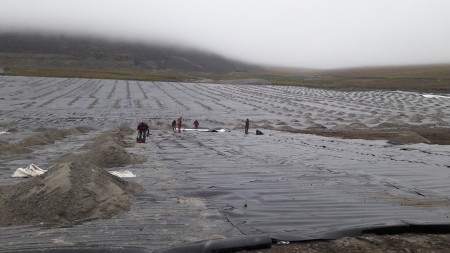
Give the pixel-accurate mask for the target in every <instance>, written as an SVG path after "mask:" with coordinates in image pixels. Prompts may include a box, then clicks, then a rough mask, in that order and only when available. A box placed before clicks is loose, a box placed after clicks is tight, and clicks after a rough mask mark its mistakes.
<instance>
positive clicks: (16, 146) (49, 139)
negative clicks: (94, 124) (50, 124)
mask: <svg viewBox="0 0 450 253" xmlns="http://www.w3.org/2000/svg"><path fill="white" fill-rule="evenodd" d="M91 130H92V129H91V128H88V127H76V128H67V129H53V128H51V129H37V130H36V133H35V134H33V135H31V136H28V137H26V138H24V139H23V140H22V141H20V142H18V143H9V142H6V141H0V155H20V154H27V153H31V152H33V151H32V150H31V149H30V148H29V147H31V146H37V145H48V144H53V143H55V141H58V140H62V139H64V138H66V137H68V136H70V135H74V134H80V133H86V132H89V131H91ZM8 131H9V130H8ZM11 132H13V131H11ZM16 132H17V130H16Z"/></svg>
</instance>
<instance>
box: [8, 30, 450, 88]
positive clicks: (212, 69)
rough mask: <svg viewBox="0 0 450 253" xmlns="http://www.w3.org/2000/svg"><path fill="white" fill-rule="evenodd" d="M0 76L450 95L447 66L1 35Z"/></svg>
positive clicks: (47, 36) (78, 38) (56, 37)
mask: <svg viewBox="0 0 450 253" xmlns="http://www.w3.org/2000/svg"><path fill="white" fill-rule="evenodd" d="M0 74H6V75H24V76H47V77H50V76H53V77H81V78H103V79H129V80H151V81H179V82H219V83H229V84H269V83H270V84H273V85H297V86H305V87H311V88H324V89H341V90H380V89H381V90H406V91H424V92H433V93H450V64H435V65H416V66H385V67H361V68H347V69H332V70H314V69H298V68H275V67H267V66H266V67H263V66H257V65H250V64H245V63H242V62H238V61H234V60H230V59H226V58H224V57H222V56H219V55H217V54H213V53H206V52H201V51H198V50H192V49H182V48H175V47H169V46H161V45H159V46H156V45H153V46H152V45H144V44H139V43H131V42H128V43H126V42H118V41H115V42H114V41H108V40H102V39H94V38H86V37H85V38H82V37H69V36H57V35H52V36H50V35H39V34H15V33H6V34H5V33H4V34H0Z"/></svg>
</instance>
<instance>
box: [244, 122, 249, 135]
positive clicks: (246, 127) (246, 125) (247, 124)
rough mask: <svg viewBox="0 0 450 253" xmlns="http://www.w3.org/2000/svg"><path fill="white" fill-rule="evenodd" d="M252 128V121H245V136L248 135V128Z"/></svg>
mask: <svg viewBox="0 0 450 253" xmlns="http://www.w3.org/2000/svg"><path fill="white" fill-rule="evenodd" d="M249 126H250V120H248V119H247V120H246V121H245V134H248V127H249Z"/></svg>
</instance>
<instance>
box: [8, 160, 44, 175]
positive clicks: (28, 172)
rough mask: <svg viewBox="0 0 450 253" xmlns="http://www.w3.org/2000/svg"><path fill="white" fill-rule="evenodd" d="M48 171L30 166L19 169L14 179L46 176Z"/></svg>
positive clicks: (33, 165)
mask: <svg viewBox="0 0 450 253" xmlns="http://www.w3.org/2000/svg"><path fill="white" fill-rule="evenodd" d="M45 172H47V170H43V169H41V168H39V167H38V166H37V165H35V164H33V163H32V164H30V165H28V167H26V168H18V169H17V170H16V171H15V172H14V174H13V175H12V177H35V176H39V175H42V174H44V173H45Z"/></svg>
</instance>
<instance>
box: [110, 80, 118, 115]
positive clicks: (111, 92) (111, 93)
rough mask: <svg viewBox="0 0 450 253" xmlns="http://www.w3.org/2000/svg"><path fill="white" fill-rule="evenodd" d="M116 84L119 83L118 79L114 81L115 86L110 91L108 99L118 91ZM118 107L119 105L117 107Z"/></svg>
mask: <svg viewBox="0 0 450 253" xmlns="http://www.w3.org/2000/svg"><path fill="white" fill-rule="evenodd" d="M116 85H117V80H116V82H115V83H114V86H113V88H112V89H111V91H110V92H109V94H108V99H111V98H112V96H113V95H114V92H116ZM116 108H118V107H116Z"/></svg>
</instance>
